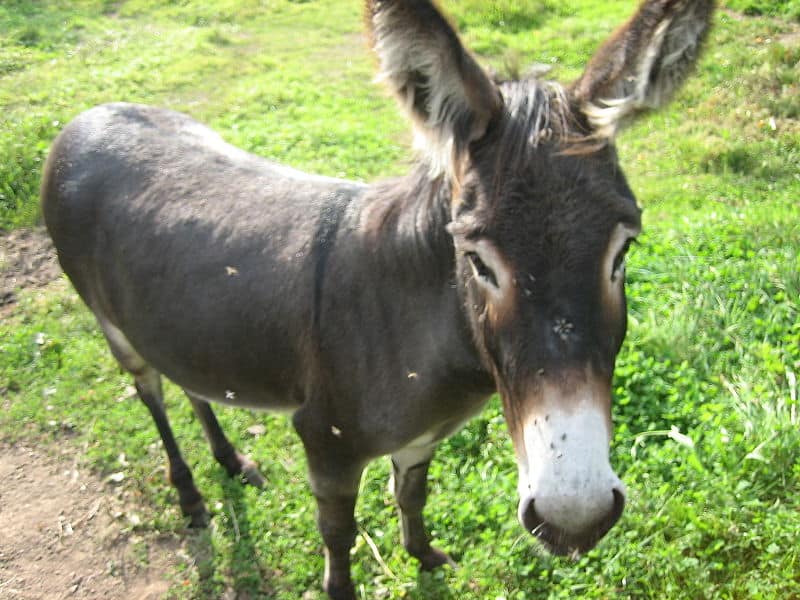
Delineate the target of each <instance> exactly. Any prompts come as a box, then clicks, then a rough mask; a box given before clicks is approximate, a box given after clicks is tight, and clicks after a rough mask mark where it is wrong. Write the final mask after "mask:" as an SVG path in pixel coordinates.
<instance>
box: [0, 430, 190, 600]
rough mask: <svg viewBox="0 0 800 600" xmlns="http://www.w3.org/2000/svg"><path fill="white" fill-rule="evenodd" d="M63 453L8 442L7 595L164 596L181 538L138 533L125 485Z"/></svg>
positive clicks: (1, 451) (2, 449) (1, 495)
mask: <svg viewBox="0 0 800 600" xmlns="http://www.w3.org/2000/svg"><path fill="white" fill-rule="evenodd" d="M50 450H53V449H52V448H51V449H50ZM63 452H64V454H61V455H55V456H51V455H49V453H47V452H44V451H41V450H38V449H35V448H30V447H26V446H11V445H8V444H3V443H0V598H2V599H3V600H6V599H8V600H22V599H25V600H32V599H37V600H38V599H42V600H45V599H46V600H56V599H62V598H63V599H72V598H120V599H122V598H124V599H129V598H130V599H133V600H156V599H157V598H160V597H162V596H163V595H164V593H165V592H166V591H167V589H168V588H169V582H168V581H166V580H164V579H163V576H164V573H166V572H169V571H170V570H171V567H172V566H174V565H175V564H176V563H178V562H180V561H181V559H180V557H179V554H180V553H181V543H180V540H178V539H176V538H175V537H174V536H160V535H158V534H153V533H150V532H144V533H139V532H137V530H136V525H137V524H138V518H137V516H136V513H135V509H131V507H130V506H129V505H128V503H126V500H125V492H124V490H123V489H122V488H116V487H114V485H113V484H112V483H106V482H103V481H101V480H99V479H98V478H97V477H96V476H95V475H93V474H91V473H88V472H87V471H84V470H83V469H82V468H81V467H80V466H78V465H77V459H76V458H75V455H76V449H75V448H74V447H72V446H65V448H64V450H63Z"/></svg>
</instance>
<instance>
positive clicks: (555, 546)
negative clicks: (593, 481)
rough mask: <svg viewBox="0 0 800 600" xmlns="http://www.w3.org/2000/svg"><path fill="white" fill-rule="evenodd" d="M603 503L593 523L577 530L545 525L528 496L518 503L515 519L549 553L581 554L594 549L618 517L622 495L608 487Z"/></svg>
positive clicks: (566, 524) (566, 500) (533, 500)
mask: <svg viewBox="0 0 800 600" xmlns="http://www.w3.org/2000/svg"><path fill="white" fill-rule="evenodd" d="M561 501H562V502H564V503H565V504H569V502H570V499H569V498H563V499H561ZM601 504H605V503H601ZM607 504H608V507H607V509H605V510H603V511H602V512H601V513H600V514H598V516H597V519H596V520H594V521H588V522H581V523H580V524H579V526H578V527H574V525H576V524H575V523H562V524H559V525H556V524H554V523H552V522H548V520H547V519H546V518H545V516H543V515H542V514H540V512H539V511H537V506H536V498H533V497H530V498H525V499H523V500H522V501H521V502H520V505H519V519H520V522H521V523H522V526H523V527H524V528H525V529H526V530H527V531H528V532H530V533H531V534H532V535H534V536H535V537H536V538H537V539H538V540H539V541H540V542H541V543H542V544H543V545H544V547H545V548H546V549H547V550H548V551H549V552H550V553H552V554H556V555H559V556H563V555H567V554H582V553H584V552H588V551H589V550H591V549H592V548H594V546H595V545H596V544H597V542H599V541H600V539H601V538H602V537H603V536H604V535H605V534H606V533H608V530H609V529H611V528H612V527H613V526H614V524H615V523H616V522H617V521H618V520H619V518H620V516H622V511H623V509H624V508H625V494H624V492H623V491H622V489H619V488H616V487H615V488H611V489H610V491H609V499H608V503H607Z"/></svg>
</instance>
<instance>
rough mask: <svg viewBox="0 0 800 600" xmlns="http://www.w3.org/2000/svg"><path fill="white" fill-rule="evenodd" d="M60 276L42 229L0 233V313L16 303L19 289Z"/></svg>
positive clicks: (48, 240) (47, 281)
mask: <svg viewBox="0 0 800 600" xmlns="http://www.w3.org/2000/svg"><path fill="white" fill-rule="evenodd" d="M60 275H61V268H60V267H59V265H58V259H56V252H55V249H54V248H53V243H52V242H51V241H50V237H49V236H48V235H47V231H45V229H44V228H41V227H39V228H35V229H16V230H14V231H9V232H7V233H3V232H2V231H0V313H2V312H4V308H5V307H8V306H10V305H12V304H15V303H16V301H17V296H16V291H17V289H18V288H31V287H42V286H45V285H47V284H48V283H50V282H51V281H53V280H54V279H57V278H58V277H59V276H60ZM6 310H7V309H6Z"/></svg>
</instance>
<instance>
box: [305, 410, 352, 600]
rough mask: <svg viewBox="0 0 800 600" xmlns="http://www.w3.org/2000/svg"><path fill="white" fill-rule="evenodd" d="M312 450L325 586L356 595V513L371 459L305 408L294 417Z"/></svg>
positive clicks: (344, 597)
mask: <svg viewBox="0 0 800 600" xmlns="http://www.w3.org/2000/svg"><path fill="white" fill-rule="evenodd" d="M292 421H293V423H294V426H295V429H296V430H297V433H298V434H299V435H300V439H301V440H303V445H304V446H305V450H306V457H307V459H308V478H309V482H310V483H311V491H312V492H313V493H314V497H315V498H316V500H317V527H318V528H319V532H320V534H322V541H323V542H324V543H325V579H324V583H323V586H324V589H325V591H326V592H327V593H328V596H330V597H331V598H332V599H333V600H355V598H356V595H355V588H354V587H353V582H352V580H351V579H350V548H352V547H353V543H354V542H355V539H356V520H355V517H354V515H353V512H354V510H355V505H356V496H358V485H359V483H360V481H361V473H362V471H363V470H364V466H365V464H366V462H365V461H364V460H360V459H358V458H356V457H354V455H353V452H352V450H351V448H350V445H349V444H348V442H347V441H346V440H344V439H342V437H341V435H342V432H337V430H336V429H335V428H333V427H331V426H330V425H327V424H326V423H327V422H328V420H327V419H326V418H325V417H324V416H323V415H321V414H319V413H316V414H315V412H314V411H313V410H309V409H308V408H306V407H304V408H301V409H300V410H298V411H297V412H296V413H295V414H294V417H293V419H292Z"/></svg>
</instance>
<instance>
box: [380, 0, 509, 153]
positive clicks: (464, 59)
mask: <svg viewBox="0 0 800 600" xmlns="http://www.w3.org/2000/svg"><path fill="white" fill-rule="evenodd" d="M365 20H366V22H367V28H368V31H369V33H370V41H371V45H372V47H373V49H374V50H375V53H376V54H377V56H378V59H379V61H380V71H379V79H381V80H383V81H384V82H386V84H387V85H388V86H389V89H390V90H391V91H392V92H393V93H394V95H395V97H396V98H397V100H398V102H399V103H400V106H401V107H402V108H403V109H404V110H405V111H406V113H407V114H408V115H409V116H410V117H411V118H412V120H413V121H414V125H415V129H416V132H417V134H418V143H419V142H422V144H421V145H422V146H423V149H424V150H426V151H427V153H428V154H429V157H430V158H431V159H432V160H433V162H434V163H438V164H439V166H441V167H443V168H445V169H448V168H449V166H448V164H447V163H450V162H451V161H452V160H453V158H454V156H453V155H454V153H455V155H456V156H457V155H458V154H459V153H460V152H461V151H462V150H463V149H464V148H466V146H467V145H468V144H469V143H470V142H472V141H474V140H476V139H478V138H480V137H482V136H483V135H484V133H485V132H486V130H487V127H488V125H489V123H490V121H491V120H492V118H493V117H494V116H495V115H496V114H497V113H498V112H499V111H500V110H501V108H502V101H501V99H500V94H499V92H498V90H497V88H496V87H495V86H494V84H493V83H492V81H491V80H490V79H489V77H488V76H487V75H486V73H485V72H484V71H483V69H482V68H481V67H480V66H479V65H478V63H477V62H476V61H475V59H474V58H473V57H472V56H471V55H470V53H469V52H468V51H467V50H466V49H465V48H464V47H463V46H462V45H461V41H460V40H459V39H458V35H457V34H456V32H455V30H454V29H453V28H452V27H451V25H450V24H449V23H448V22H447V20H446V19H445V18H444V17H443V16H442V14H441V13H440V12H439V10H438V9H437V8H436V6H435V5H434V4H433V3H432V2H431V1H430V0H367V1H366V12H365Z"/></svg>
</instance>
